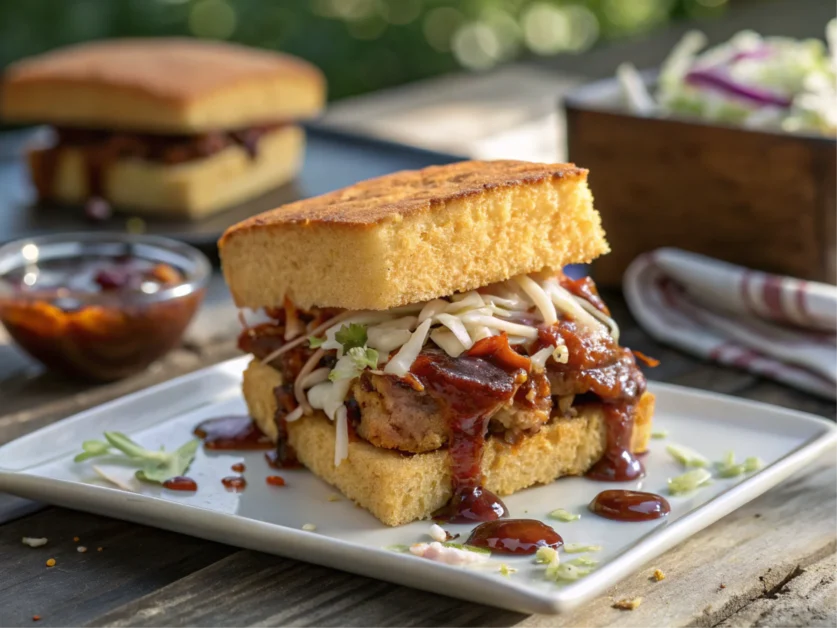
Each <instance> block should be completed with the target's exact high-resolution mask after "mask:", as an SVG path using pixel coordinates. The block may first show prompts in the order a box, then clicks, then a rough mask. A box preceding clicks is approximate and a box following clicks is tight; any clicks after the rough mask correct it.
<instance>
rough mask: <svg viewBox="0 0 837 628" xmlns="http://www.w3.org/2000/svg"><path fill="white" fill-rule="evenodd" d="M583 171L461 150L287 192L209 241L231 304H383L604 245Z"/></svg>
mask: <svg viewBox="0 0 837 628" xmlns="http://www.w3.org/2000/svg"><path fill="white" fill-rule="evenodd" d="M592 201H593V198H592V195H591V193H590V190H589V188H588V187H587V171H586V170H584V169H583V168H577V167H576V166H575V165H573V164H536V163H529V162H520V161H464V162H459V163H456V164H451V165H447V166H432V167H430V168H425V169H423V170H415V171H404V172H397V173H394V174H391V175H387V176H384V177H379V178H377V179H370V180H369V181H363V182H361V183H357V184H355V185H352V186H350V187H347V188H344V189H342V190H337V191H335V192H331V193H329V194H325V195H323V196H319V197H316V198H311V199H307V200H303V201H298V202H296V203H291V204H289V205H285V206H283V207H279V208H278V209H274V210H272V211H269V212H266V213H264V214H260V215H258V216H254V217H253V218H250V219H248V220H245V221H243V222H241V223H239V224H237V225H234V226H233V227H230V228H229V229H228V230H227V231H226V233H224V235H223V236H222V237H221V240H220V241H219V243H218V244H219V248H220V253H221V261H222V264H223V269H224V276H225V278H226V280H227V284H228V286H229V287H230V290H231V292H232V294H233V297H234V299H235V302H236V304H237V305H238V306H239V307H249V308H254V309H255V308H260V307H269V306H276V305H280V304H281V303H282V302H283V299H284V297H285V296H286V295H287V296H288V297H290V298H291V299H292V300H293V302H294V303H295V304H296V305H297V306H299V307H303V308H308V307H312V306H321V307H341V308H347V309H355V310H359V309H373V310H374V309H387V308H390V307H396V306H400V305H406V304H409V303H417V302H421V301H425V300H428V299H433V298H436V297H441V296H447V295H450V294H453V293H454V292H460V291H465V290H472V289H475V288H479V287H481V286H485V285H487V284H490V283H493V282H496V281H503V280H505V279H508V278H509V277H512V276H514V275H519V274H522V273H531V272H537V271H541V270H545V269H558V268H561V267H563V266H564V265H566V264H571V263H586V262H590V261H592V260H593V259H594V258H595V257H598V256H599V255H601V254H603V253H607V252H608V245H607V242H606V241H605V238H604V231H603V230H602V227H601V221H600V218H599V214H598V212H597V211H596V210H595V209H593V205H592Z"/></svg>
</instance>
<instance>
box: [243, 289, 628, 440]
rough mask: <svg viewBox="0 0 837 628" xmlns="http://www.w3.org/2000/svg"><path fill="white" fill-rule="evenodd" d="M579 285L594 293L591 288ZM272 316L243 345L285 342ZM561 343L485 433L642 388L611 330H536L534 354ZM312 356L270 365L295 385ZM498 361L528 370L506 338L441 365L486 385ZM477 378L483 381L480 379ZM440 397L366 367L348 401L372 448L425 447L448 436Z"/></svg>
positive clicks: (519, 432)
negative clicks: (564, 356)
mask: <svg viewBox="0 0 837 628" xmlns="http://www.w3.org/2000/svg"><path fill="white" fill-rule="evenodd" d="M584 287H585V288H586V289H587V290H588V291H591V286H587V285H585V286H584ZM576 289H579V288H578V287H576ZM592 290H594V288H592ZM593 294H595V293H593ZM596 296H598V295H596ZM329 315H331V312H324V313H322V315H317V316H315V317H312V316H309V315H303V316H304V320H305V321H306V322H307V323H309V324H310V325H313V324H317V322H318V321H319V320H322V318H323V317H324V316H329ZM275 318H276V319H277V322H276V323H264V324H262V325H259V326H256V327H254V328H251V329H248V330H245V331H244V332H243V333H242V335H241V337H240V338H239V346H240V347H241V349H242V350H244V351H246V352H249V353H253V354H254V355H255V356H256V357H259V358H264V357H266V356H267V355H268V354H270V353H271V352H272V351H274V350H275V349H277V348H278V347H280V346H282V344H283V343H284V339H283V334H284V317H283V315H282V313H281V311H277V312H276V313H275ZM559 343H564V344H566V345H567V348H568V353H569V359H568V362H567V363H566V364H560V363H557V362H555V361H554V360H549V361H548V362H547V366H546V373H543V374H536V373H531V372H530V373H529V377H528V379H527V380H526V381H524V382H523V383H522V384H520V385H519V387H517V388H516V390H515V392H514V394H513V399H511V400H510V401H508V402H504V403H503V404H502V405H500V406H499V408H498V409H497V410H496V411H493V414H492V415H491V416H490V419H489V422H488V431H489V432H490V433H492V434H494V435H495V436H496V437H500V438H503V439H504V440H506V441H507V442H510V443H515V442H518V441H519V440H520V439H521V438H522V437H523V436H525V435H530V434H534V433H536V432H537V431H538V430H539V429H540V428H541V426H543V425H544V424H546V423H547V422H548V421H550V419H551V418H552V417H553V416H573V415H574V413H575V410H574V408H573V407H572V405H573V403H574V402H575V403H580V402H588V401H590V400H594V401H595V400H599V401H604V402H606V403H610V404H618V403H625V404H633V403H635V402H636V401H637V400H638V399H639V397H640V396H641V395H642V393H643V392H644V390H645V378H644V376H643V375H642V373H641V372H640V371H639V369H638V368H637V365H636V360H635V358H634V356H633V354H632V353H631V352H630V351H629V350H628V349H624V348H622V347H620V346H619V345H618V344H616V343H615V342H614V341H613V339H612V338H611V337H610V336H609V335H608V334H606V333H591V332H589V331H588V330H586V329H584V328H582V327H579V326H578V325H577V324H576V323H574V322H572V321H566V320H562V321H559V322H558V323H556V324H555V325H552V326H542V327H541V328H540V329H539V337H538V340H537V342H536V343H535V345H534V347H533V348H532V352H535V351H537V350H538V349H540V348H542V347H546V346H555V345H557V344H559ZM502 345H504V346H502ZM333 353H334V352H329V354H328V355H327V356H326V357H324V358H323V359H322V360H321V361H320V363H319V365H318V366H333V364H334V361H335V356H334V355H333ZM439 353H440V352H439V350H438V349H435V348H433V347H432V345H429V346H428V347H425V348H424V349H423V351H422V354H421V355H420V359H422V358H421V356H425V357H428V358H433V356H436V355H437V354H439ZM311 355H312V350H311V349H309V348H308V346H307V344H303V345H301V346H299V347H296V348H295V349H293V350H291V351H288V352H286V353H284V354H283V355H282V356H280V357H279V358H276V359H275V360H273V362H271V365H272V366H273V367H274V368H276V369H278V370H279V371H281V372H282V375H283V378H284V381H285V382H287V383H292V382H293V381H294V379H295V378H296V376H297V374H298V373H299V371H300V369H301V368H302V366H303V364H304V363H305V361H306V360H307V359H308V358H309V357H310V356H311ZM466 362H467V364H466ZM499 363H503V364H504V365H505V367H506V368H507V369H512V370H513V369H515V368H521V369H523V370H524V371H525V370H526V368H527V365H528V363H529V360H528V358H527V357H526V356H524V355H520V354H517V353H515V352H514V351H512V350H509V348H508V344H507V343H497V346H496V347H495V346H494V345H493V344H492V343H484V344H483V345H482V347H481V350H480V353H479V354H478V355H463V356H461V357H460V358H447V357H446V358H445V360H444V364H445V366H444V368H445V369H448V370H450V371H451V373H452V376H454V377H461V378H462V381H463V385H467V383H468V381H469V379H468V378H470V380H471V381H472V382H473V383H474V384H479V383H482V384H483V385H487V384H488V380H487V379H486V378H491V377H492V375H491V374H492V373H493V372H494V371H495V370H497V367H496V366H495V364H499ZM482 379H486V381H485V382H482ZM412 383H416V382H415V381H414V382H412ZM437 397H438V395H436V396H434V395H431V394H430V391H428V390H421V386H420V385H416V386H413V385H411V382H410V381H408V380H407V379H400V378H397V377H394V376H391V375H383V374H373V373H370V372H365V373H364V374H363V375H362V376H361V378H360V379H359V380H358V381H356V382H355V383H354V384H353V386H352V389H351V391H350V394H349V400H348V402H347V403H349V404H351V409H352V412H351V414H350V416H351V422H352V426H353V428H354V430H355V431H356V432H357V434H358V435H359V436H360V437H361V438H364V439H366V440H367V441H369V442H370V443H372V444H374V445H375V446H377V447H382V448H386V449H397V450H400V451H404V452H410V453H422V452H427V451H434V450H436V449H439V448H441V447H444V446H446V445H447V444H449V442H450V429H451V428H450V425H449V422H448V421H447V420H446V418H445V412H444V411H443V408H441V407H440V403H439V401H438V398H437Z"/></svg>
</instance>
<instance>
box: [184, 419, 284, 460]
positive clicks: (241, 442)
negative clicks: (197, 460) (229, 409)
mask: <svg viewBox="0 0 837 628" xmlns="http://www.w3.org/2000/svg"><path fill="white" fill-rule="evenodd" d="M195 435H196V436H198V437H199V438H201V439H202V440H203V445H204V447H205V448H206V449H212V450H218V451H224V450H226V451H233V450H242V451H246V450H254V449H272V448H273V443H271V442H270V439H269V438H268V437H267V436H266V435H265V434H264V433H263V432H262V431H261V430H260V429H259V427H258V426H257V425H256V424H255V423H254V422H253V420H252V419H251V418H250V417H249V416H225V417H218V418H216V419H207V420H206V421H204V422H202V423H201V424H200V425H198V426H197V427H196V428H195Z"/></svg>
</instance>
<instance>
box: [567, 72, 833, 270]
mask: <svg viewBox="0 0 837 628" xmlns="http://www.w3.org/2000/svg"><path fill="white" fill-rule="evenodd" d="M564 106H565V109H566V116H567V140H568V144H569V158H570V161H573V162H575V163H576V164H578V165H580V166H583V167H585V168H589V170H590V186H591V188H592V190H593V195H594V197H595V199H596V207H597V208H598V210H599V211H600V212H601V214H602V221H603V223H604V227H605V230H606V231H607V237H608V240H609V241H610V245H611V248H612V250H613V252H612V253H611V254H609V255H606V256H604V257H602V258H601V259H600V260H597V261H596V262H595V264H594V266H593V274H594V276H595V277H596V281H597V283H599V284H601V285H605V286H618V285H619V284H620V283H621V278H622V273H623V272H624V271H625V268H626V267H627V266H628V264H629V263H630V262H631V260H633V259H634V258H635V257H636V256H638V255H639V254H640V253H643V252H645V251H650V250H653V249H656V248H658V247H662V246H674V247H679V248H682V249H687V250H689V251H694V252H697V253H703V254H706V255H710V256H712V257H716V258H719V259H723V260H727V261H730V262H733V263H735V264H740V265H742V266H747V267H750V268H755V269H759V270H765V271H769V272H775V273H780V274H784V275H789V276H793V277H799V278H802V279H808V280H815V281H824V282H828V283H832V284H833V283H837V269H836V268H835V248H837V222H836V221H835V216H837V205H835V187H837V179H835V174H836V173H837V142H835V140H834V139H831V138H824V137H820V136H800V135H791V134H786V133H779V132H765V131H754V130H747V129H742V128H733V127H724V126H718V125H714V124H709V123H704V122H700V121H687V120H682V119H681V120H672V119H661V118H646V117H640V116H637V115H633V114H631V113H630V112H627V110H626V109H625V108H624V107H623V106H622V104H621V90H620V87H619V84H618V83H617V81H616V80H615V79H609V80H605V81H600V82H598V83H593V84H590V85H587V86H585V87H583V88H581V89H579V90H577V91H576V92H574V93H572V94H570V95H569V97H568V98H567V99H566V100H565V102H564Z"/></svg>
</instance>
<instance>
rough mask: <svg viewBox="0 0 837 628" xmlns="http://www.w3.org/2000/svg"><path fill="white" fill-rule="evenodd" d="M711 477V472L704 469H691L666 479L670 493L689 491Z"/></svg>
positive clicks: (676, 493) (678, 493) (677, 493)
mask: <svg viewBox="0 0 837 628" xmlns="http://www.w3.org/2000/svg"><path fill="white" fill-rule="evenodd" d="M710 479H712V474H711V473H709V471H707V470H706V469H692V470H691V471H687V472H686V473H684V474H682V475H678V476H677V477H674V478H669V480H668V492H669V493H671V494H672V495H681V494H683V493H691V492H692V491H694V490H695V489H697V488H699V487H701V486H703V485H704V484H706V483H707V482H709V480H710Z"/></svg>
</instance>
